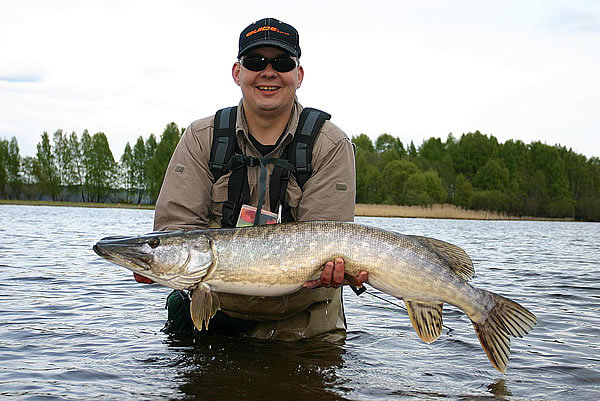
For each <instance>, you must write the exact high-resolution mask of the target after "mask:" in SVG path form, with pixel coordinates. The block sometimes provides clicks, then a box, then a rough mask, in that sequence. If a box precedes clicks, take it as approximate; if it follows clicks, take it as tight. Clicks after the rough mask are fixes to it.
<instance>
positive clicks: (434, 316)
mask: <svg viewBox="0 0 600 401" xmlns="http://www.w3.org/2000/svg"><path fill="white" fill-rule="evenodd" d="M404 303H405V304H406V309H407V310H408V316H410V322H411V323H412V325H413V327H414V328H415V331H416V332H417V334H418V335H419V337H421V340H423V341H425V342H426V343H428V344H429V343H432V342H434V341H435V340H437V339H438V337H439V336H440V334H442V308H443V306H444V304H434V303H424V302H416V301H408V300H406V299H405V300H404Z"/></svg>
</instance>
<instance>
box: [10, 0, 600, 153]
mask: <svg viewBox="0 0 600 401" xmlns="http://www.w3.org/2000/svg"><path fill="white" fill-rule="evenodd" d="M263 17H275V18H279V19H281V20H283V21H285V22H288V23H290V24H292V25H293V26H295V27H296V28H297V29H298V31H299V33H300V46H301V48H302V58H301V63H302V64H303V66H304V70H305V77H304V83H303V85H302V87H301V88H300V89H299V91H298V97H299V99H300V102H301V103H302V104H303V105H304V106H312V107H316V108H320V109H323V110H325V111H328V112H329V113H331V114H332V115H333V118H332V121H333V122H335V123H336V124H337V125H338V126H339V127H341V128H342V129H343V130H344V131H345V132H346V133H347V134H348V136H350V137H351V136H355V135H359V134H361V133H365V134H367V135H369V136H370V137H371V138H372V139H373V140H374V139H375V138H377V136H379V135H380V134H382V133H389V134H391V135H393V136H397V137H399V138H400V139H401V140H402V141H403V142H404V143H405V144H409V143H410V141H411V140H412V141H414V143H415V145H417V146H418V145H420V144H421V143H422V142H423V140H424V139H427V138H429V137H438V138H442V139H443V140H445V139H446V137H447V135H448V134H449V133H450V132H452V133H453V134H454V135H455V136H456V137H460V135H461V134H463V133H467V132H473V131H475V130H479V131H481V132H482V133H484V134H488V135H490V134H491V135H494V136H495V137H496V138H498V140H499V141H500V142H505V141H507V140H509V139H520V140H522V141H524V142H525V143H529V142H532V141H537V140H539V141H542V142H544V143H547V144H548V145H555V144H561V145H564V146H566V147H567V148H572V149H573V150H574V151H575V152H577V153H581V154H584V155H586V156H587V157H591V156H600V138H599V136H600V2H599V1H595V0H588V1H577V0H565V1H558V0H556V1H554V0H547V1H546V0H540V1H534V0H524V1H523V0H521V1H510V0H503V1H500V0H499V1H494V2H492V1H460V0H454V1H400V0H395V1H378V0H369V1H350V0H340V1H325V0H318V1H313V0H304V1H300V2H292V1H264V0H255V1H252V2H250V1H237V0H229V1H201V0H195V1H148V0H144V1H126V0H121V1H106V0H104V1H83V0H79V1H62V0H53V1H45V0H39V1H27V0H14V1H10V0H0V138H4V139H10V138H11V137H13V136H15V137H16V138H17V140H18V142H19V146H20V148H21V155H23V156H33V155H35V152H36V144H37V143H38V142H39V141H40V135H41V134H42V133H43V132H44V131H47V132H48V133H50V134H52V133H53V132H54V131H56V130H57V129H59V128H60V129H62V130H63V131H66V132H68V133H70V132H72V131H75V132H76V133H77V134H78V136H81V133H82V132H83V130H84V129H86V128H87V129H88V130H89V132H90V133H92V134H93V133H96V132H104V133H105V134H106V135H107V137H108V140H109V144H110V145H111V149H112V151H113V154H114V156H115V158H119V157H120V156H121V154H122V152H123V148H124V147H125V144H126V142H128V141H129V142H130V143H131V144H132V145H133V144H134V143H135V141H136V139H137V138H138V137H139V136H140V135H142V136H143V137H144V138H147V136H148V135H149V134H150V133H154V134H156V135H157V136H159V135H160V134H161V133H162V131H163V129H164V127H165V126H166V125H167V124H168V123H169V122H171V121H174V122H175V123H177V125H179V126H180V127H186V126H187V125H188V124H189V123H191V122H192V121H193V120H195V119H198V118H201V117H206V116H208V115H212V114H214V112H215V111H216V110H217V109H219V108H221V107H225V106H230V105H235V104H237V102H238V101H239V99H240V96H241V93H240V90H239V87H238V86H236V85H235V84H234V82H233V80H232V78H231V66H232V65H233V63H234V61H235V56H236V54H237V41H238V37H239V33H240V31H241V30H242V29H243V28H244V27H246V26H247V25H248V24H250V23H251V22H253V21H255V20H258V19H260V18H263Z"/></svg>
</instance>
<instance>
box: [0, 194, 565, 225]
mask: <svg viewBox="0 0 600 401" xmlns="http://www.w3.org/2000/svg"><path fill="white" fill-rule="evenodd" d="M0 205H30V206H69V207H97V208H122V209H150V210H152V209H154V205H132V204H127V203H88V202H59V201H56V202H55V201H24V200H5V199H0ZM354 214H355V215H356V216H369V217H411V218H428V219H466V220H560V221H572V220H573V219H548V218H543V217H529V216H527V217H526V216H521V217H519V216H509V215H507V214H503V213H496V212H488V211H485V210H466V209H462V208H459V207H457V206H454V205H450V204H438V205H433V206H429V207H424V206H398V205H369V204H357V205H356V208H355V213H354Z"/></svg>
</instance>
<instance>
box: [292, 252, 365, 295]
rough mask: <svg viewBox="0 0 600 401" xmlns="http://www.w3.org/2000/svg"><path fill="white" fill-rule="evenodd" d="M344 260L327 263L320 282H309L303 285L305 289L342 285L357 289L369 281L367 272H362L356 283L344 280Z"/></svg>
mask: <svg viewBox="0 0 600 401" xmlns="http://www.w3.org/2000/svg"><path fill="white" fill-rule="evenodd" d="M344 273H345V271H344V259H342V258H337V259H336V260H335V261H333V262H327V263H326V264H325V266H324V267H323V272H322V273H321V277H320V278H319V279H318V280H311V281H307V282H306V283H304V284H303V285H302V287H304V288H317V287H327V288H338V287H339V286H342V285H348V284H352V285H355V286H357V287H360V286H361V285H362V283H364V282H366V281H367V280H368V279H369V273H367V272H366V271H361V272H360V273H359V274H358V275H357V276H356V277H355V279H356V281H354V280H352V282H350V281H348V280H346V279H345V278H344ZM357 284H358V285H357Z"/></svg>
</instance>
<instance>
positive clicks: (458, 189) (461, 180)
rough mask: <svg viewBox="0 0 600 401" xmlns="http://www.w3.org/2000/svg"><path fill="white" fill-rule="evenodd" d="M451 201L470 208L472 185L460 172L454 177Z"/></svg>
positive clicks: (464, 207)
mask: <svg viewBox="0 0 600 401" xmlns="http://www.w3.org/2000/svg"><path fill="white" fill-rule="evenodd" d="M452 203H453V204H454V205H456V206H460V207H462V208H463V209H470V208H471V205H472V203H473V185H471V183H470V182H469V180H467V179H466V178H465V176H464V175H462V174H459V175H458V176H457V177H456V185H455V186H454V196H453V202H452Z"/></svg>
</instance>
